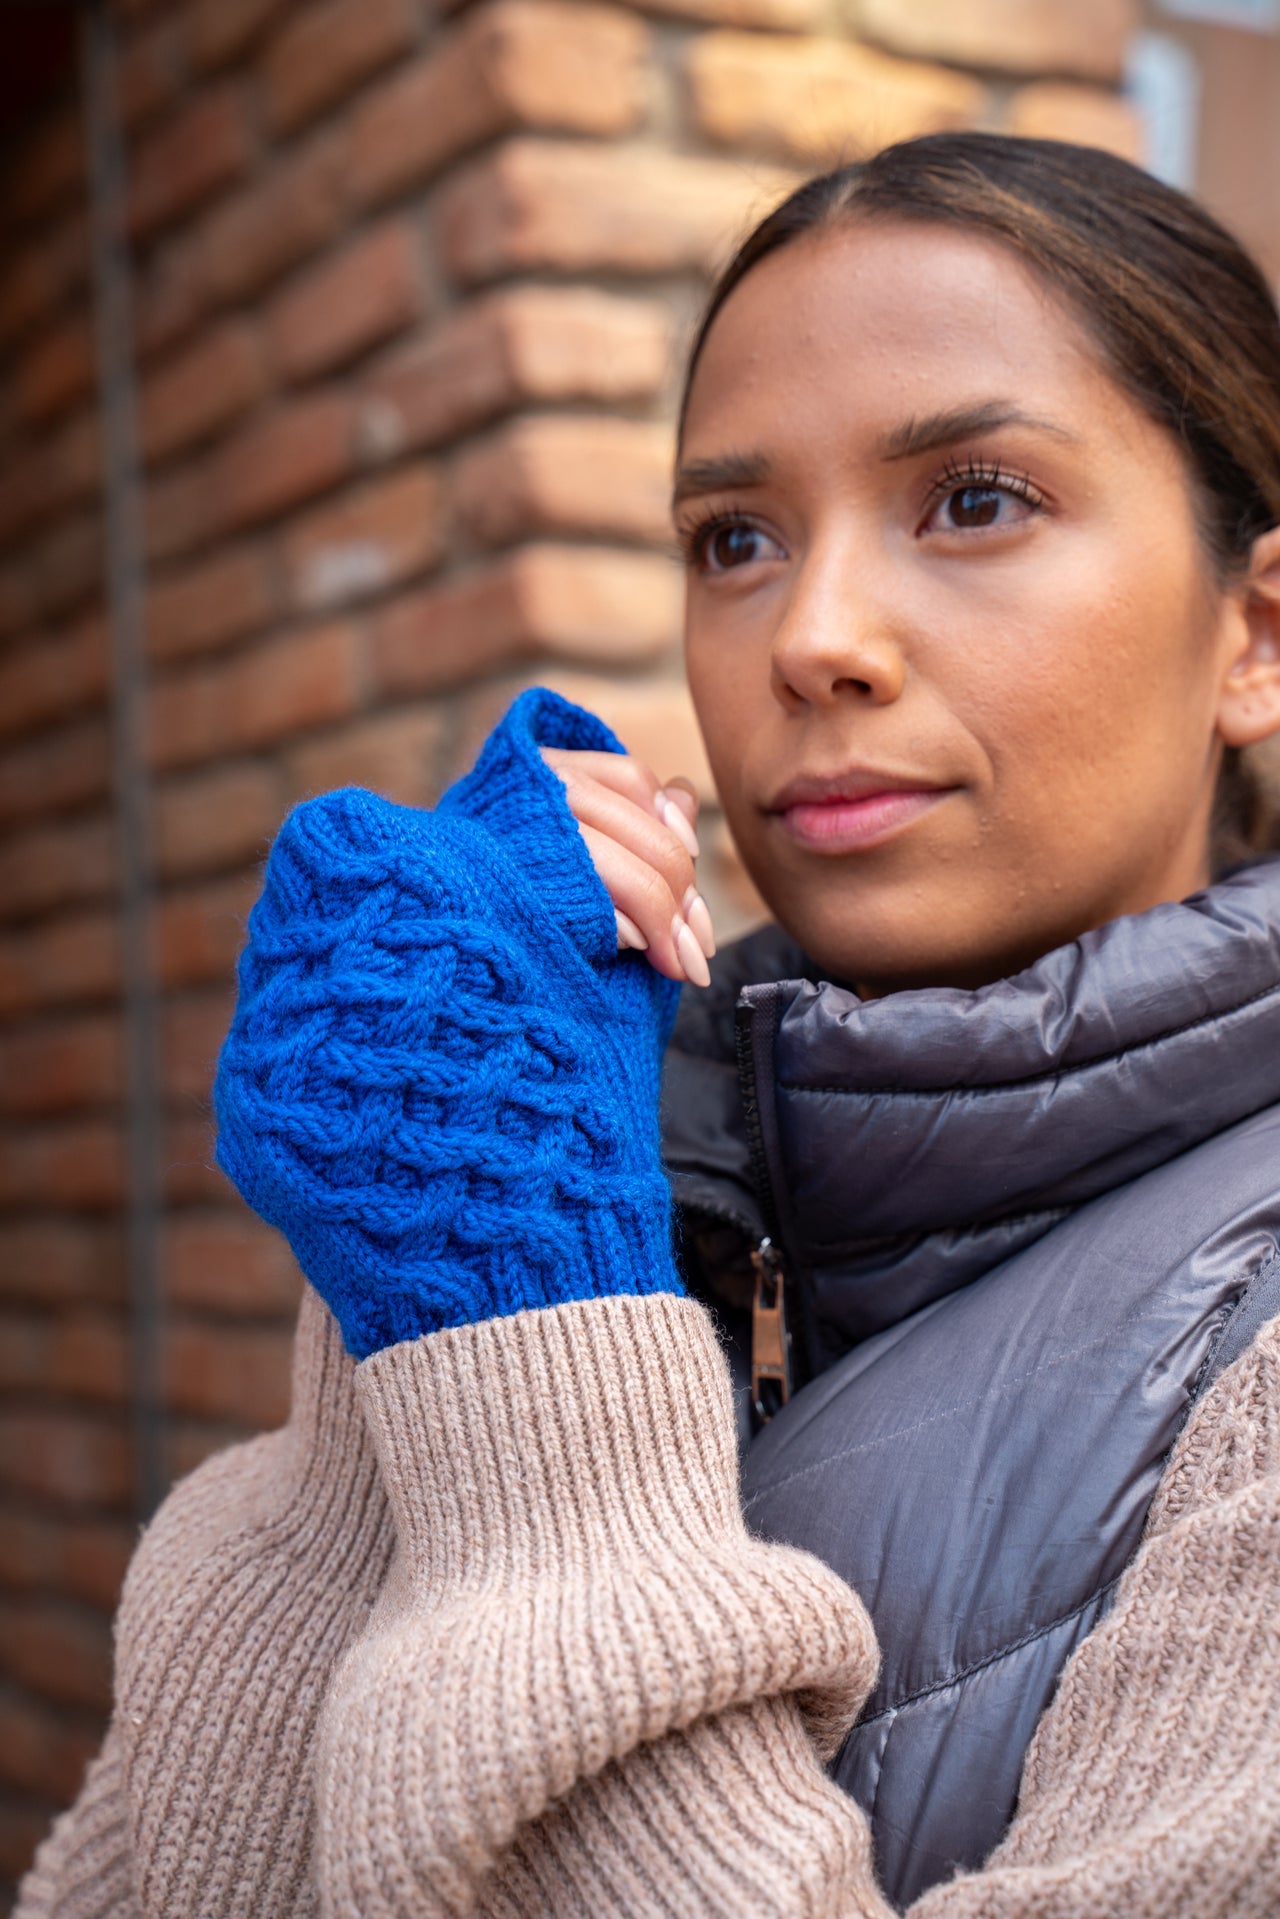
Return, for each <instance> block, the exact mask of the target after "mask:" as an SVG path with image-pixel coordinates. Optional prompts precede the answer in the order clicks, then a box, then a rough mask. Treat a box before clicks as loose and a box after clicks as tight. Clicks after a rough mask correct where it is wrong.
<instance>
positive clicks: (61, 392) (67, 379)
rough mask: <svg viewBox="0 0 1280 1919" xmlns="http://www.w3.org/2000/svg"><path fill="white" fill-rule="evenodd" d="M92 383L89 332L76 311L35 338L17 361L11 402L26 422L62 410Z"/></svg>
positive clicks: (47, 417)
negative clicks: (74, 314)
mask: <svg viewBox="0 0 1280 1919" xmlns="http://www.w3.org/2000/svg"><path fill="white" fill-rule="evenodd" d="M93 385H94V361H93V335H92V333H91V331H90V328H89V323H88V321H87V320H85V319H83V318H81V317H80V316H79V315H76V316H74V317H73V318H72V319H69V320H64V321H63V322H62V324H61V325H60V326H57V327H55V328H54V329H53V330H52V331H51V332H49V333H46V334H44V335H42V336H41V337H40V338H39V339H37V340H36V342H35V344H34V345H33V346H31V347H30V348H29V349H28V351H27V352H26V353H25V354H24V355H23V357H22V359H21V360H20V361H19V362H18V366H17V371H16V373H15V376H14V405H15V410H16V412H17V416H18V418H19V419H20V420H22V421H23V422H24V423H25V424H27V425H37V424H39V423H41V422H43V421H46V420H52V419H54V418H56V417H57V415H58V414H59V413H65V412H66V410H67V408H68V407H69V406H74V405H75V403H76V401H77V400H83V399H84V398H85V396H86V394H88V393H90V392H92V390H93Z"/></svg>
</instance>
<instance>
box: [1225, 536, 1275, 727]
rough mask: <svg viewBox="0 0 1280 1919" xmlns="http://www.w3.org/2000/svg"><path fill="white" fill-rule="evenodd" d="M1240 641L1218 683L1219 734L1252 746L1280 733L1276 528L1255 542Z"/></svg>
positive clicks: (1241, 608)
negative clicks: (1220, 683)
mask: <svg viewBox="0 0 1280 1919" xmlns="http://www.w3.org/2000/svg"><path fill="white" fill-rule="evenodd" d="M1238 605H1239V615H1238V617H1239V621H1240V630H1239V643H1238V645H1237V647H1236V648H1235V653H1234V658H1233V659H1232V661H1231V664H1230V666H1229V668H1228V670H1227V674H1226V677H1225V679H1224V680H1223V683H1222V689H1221V693H1220V696H1219V701H1218V732H1219V734H1220V736H1221V738H1222V739H1223V741H1224V742H1225V744H1226V745H1227V746H1255V745H1257V743H1258V741H1259V740H1265V739H1269V738H1270V736H1271V735H1272V734H1273V733H1277V732H1280V527H1273V528H1272V529H1271V531H1270V532H1269V533H1264V534H1262V535H1261V536H1260V537H1259V538H1258V539H1257V540H1255V541H1254V544H1253V551H1252V554H1251V555H1250V561H1249V573H1248V578H1247V579H1246V581H1245V582H1244V584H1243V585H1242V587H1241V588H1240V598H1239V602H1238Z"/></svg>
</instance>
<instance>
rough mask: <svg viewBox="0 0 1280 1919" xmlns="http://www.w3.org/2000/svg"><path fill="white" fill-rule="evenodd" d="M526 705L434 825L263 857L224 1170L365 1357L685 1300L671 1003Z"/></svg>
mask: <svg viewBox="0 0 1280 1919" xmlns="http://www.w3.org/2000/svg"><path fill="white" fill-rule="evenodd" d="M541 745H548V746H560V747H570V748H582V749H589V750H595V751H609V752H621V751H622V750H623V749H622V747H621V745H620V744H619V742H618V740H617V739H616V738H615V737H614V735H613V734H612V733H611V732H610V731H609V729H608V728H607V727H606V726H604V725H603V724H602V722H600V721H599V720H597V719H595V718H594V717H593V716H592V715H591V714H589V713H585V712H583V711H582V710H581V709H580V708H578V707H574V706H571V705H570V704H569V703H568V702H567V701H565V700H562V699H560V698H559V697H558V696H557V695H555V694H553V693H550V692H548V691H546V690H545V689H542V688H536V689H534V690H533V691H531V692H529V693H525V694H523V695H522V696H521V697H520V698H519V699H518V700H517V701H516V703H515V704H514V706H513V707H512V708H511V710H510V711H509V713H508V714H507V716H506V718H505V719H504V720H503V721H502V722H501V724H500V725H499V726H498V727H497V728H496V730H495V731H494V733H493V734H492V735H491V737H490V739H489V740H488V742H487V743H486V746H485V748H484V750H483V752H482V753H481V756H480V758H479V760H478V761H477V764H476V766H475V768H474V769H473V771H472V772H471V773H470V774H468V775H467V776H466V777H465V778H464V779H462V780H460V781H459V782H458V783H457V784H456V785H455V786H453V787H452V788H450V790H449V792H448V793H446V794H445V796H444V798H443V799H442V800H441V802H440V804H439V806H438V807H437V808H436V810H435V811H434V812H433V813H428V812H422V811H419V810H417V809H414V808H410V807H403V806H396V805H393V804H392V803H391V802H389V801H387V800H384V799H380V798H379V797H378V796H377V795H376V794H373V793H368V792H365V791H363V790H362V789H360V788H355V787H351V788H344V789H342V790H340V791H338V792H334V793H327V794H324V795H323V796H322V797H320V798H319V799H314V800H309V801H306V802H305V803H304V804H303V805H301V806H299V807H297V808H295V809H294V811H293V812H292V813H291V814H290V815H289V816H288V818H287V819H286V820H285V822H284V824H283V826H282V827H281V829H280V832H279V835H278V836H277V839H276V841H275V844H274V846H273V848H272V850H271V855H270V858H269V860H268V862H267V869H266V875H265V880H264V884H263V890H262V895H261V897H260V899H259V900H258V902H257V904H256V906H255V907H254V909H253V912H252V914H251V915H250V920H249V941H248V944H247V946H246V948H245V951H244V953H243V955H242V957H241V960H240V967H239V996H238V1001H237V1005H236V1010H235V1014H234V1017H233V1019H232V1023H231V1028H230V1031H229V1033H228V1035H227V1039H226V1042H225V1044H224V1046H223V1049H222V1053H221V1056H220V1059H219V1063H218V1071H217V1077H216V1081H215V1085H214V1104H215V1109H216V1113H217V1120H218V1162H219V1164H220V1165H221V1166H222V1168H223V1170H224V1171H225V1172H226V1173H227V1174H228V1176H229V1177H230V1178H231V1179H232V1180H233V1181H234V1182H235V1184H236V1186H237V1187H238V1188H239V1190H240V1192H241V1194H242V1195H243V1196H244V1198H245V1199H246V1200H247V1201H248V1203H249V1205H250V1206H252V1207H253V1208H254V1209H255V1210H256V1211H257V1212H258V1213H260V1214H261V1216H262V1217H263V1219H265V1220H267V1221H268V1222H269V1223H270V1224H271V1225H273V1226H276V1227H278V1228H279V1229H280V1231H281V1232H283V1233H284V1234H285V1236H286V1237H287V1239H288V1241H289V1243H290V1245H291V1246H292V1248H293V1251H294V1254H295V1256H296V1258H297V1260H298V1262H299V1264H300V1265H301V1267H302V1269H303V1271H304V1272H305V1274H306V1275H307V1278H308V1279H309V1280H310V1281H311V1283H312V1285H313V1286H315V1287H316V1289H317V1291H318V1292H320V1293H321V1294H322V1295H323V1297H324V1299H325V1300H326V1301H327V1302H328V1304H329V1306H330V1308H331V1310H332V1311H333V1313H334V1315H335V1317H336V1318H337V1320H338V1322H339V1324H340V1326H341V1327H342V1332H343V1338H344V1340H345V1342H346V1345H347V1348H348V1350H349V1351H350V1352H352V1353H354V1354H355V1355H356V1356H357V1357H358V1358H365V1357H367V1356H368V1355H369V1354H371V1353H374V1352H377V1351H379V1350H381V1349H382V1348H383V1347H385V1346H389V1345H393V1344H395V1343H396V1342H398V1341H401V1340H406V1339H414V1338H417V1337H418V1336H419V1335H420V1334H423V1333H429V1332H435V1331H438V1330H440V1329H441V1328H443V1327H448V1326H462V1325H467V1324H471V1323H473V1322H475V1321H479V1320H484V1319H491V1318H494V1317H497V1316H500V1315H504V1314H509V1313H515V1312H519V1311H521V1310H524V1309H526V1308H535V1307H544V1306H552V1305H557V1304H560V1303H563V1302H565V1301H568V1300H575V1299H589V1298H592V1297H599V1296H605V1295H609V1294H616V1293H649V1292H659V1291H662V1292H680V1291H681V1290H682V1288H681V1285H680V1281H679V1279H678V1277H677V1274H676V1270H675V1266H674V1262H673V1257H672V1223H671V1204H670V1195H669V1191H668V1188H667V1182H666V1177H665V1175H664V1172H663V1169H662V1161H661V1149H660V1142H659V1128H658V1085H659V1075H660V1068H661V1060H662V1053H663V1049H664V1047H665V1044H666V1039H667V1035H668V1033H669V1031H670V1026H671V1020H672V1018H673V1016H674V1011H675V1001H676V998H677V996H678V989H677V988H675V987H674V986H672V984H671V983H670V982H669V981H667V980H664V979H662V978H661V977H660V976H659V975H658V974H657V973H655V972H654V970H653V969H652V967H650V966H649V965H648V964H647V962H646V961H645V960H644V959H643V958H641V957H640V956H639V955H637V954H619V953H618V952H617V943H616V929H615V922H614V917H613V907H612V903H611V901H610V900H609V897H608V894H607V892H606V891H605V888H604V886H603V884H602V883H601V881H600V880H599V878H598V877H597V875H596V873H595V869H594V867H593V866H592V864H591V859H590V856H589V854H588V852H587V849H586V846H585V844H584V842H583V840H582V837H581V834H580V832H579V830H578V825H577V821H576V820H575V819H574V817H573V815H572V813H571V812H570V810H569V805H568V800H567V798H566V795H565V790H564V787H563V785H562V783H561V782H560V780H559V779H558V778H557V777H556V775H555V774H554V773H552V772H551V770H550V769H549V768H548V767H547V765H546V764H545V762H544V761H543V759H542V758H541V755H540V753H539V751H538V748H539V746H541Z"/></svg>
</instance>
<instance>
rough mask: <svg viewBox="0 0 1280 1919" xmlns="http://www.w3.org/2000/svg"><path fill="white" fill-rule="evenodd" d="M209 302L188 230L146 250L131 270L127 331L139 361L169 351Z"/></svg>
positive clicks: (204, 277) (199, 256) (200, 263)
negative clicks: (130, 327)
mask: <svg viewBox="0 0 1280 1919" xmlns="http://www.w3.org/2000/svg"><path fill="white" fill-rule="evenodd" d="M219 210H220V209H219ZM215 217H216V214H215ZM212 298H213V294H212V290H211V288H210V285H209V282H208V277H207V275H206V272H205V264H204V260H203V256H202V254H201V249H200V247H199V245H198V243H197V240H196V239H195V238H193V237H192V235H191V233H190V231H189V230H187V229H183V230H182V231H181V232H180V233H178V234H175V235H173V236H171V237H169V238H167V239H166V241H165V244H164V245H163V246H162V247H157V248H152V249H151V251H150V253H149V254H148V255H147V256H146V258H144V259H141V260H138V261H137V262H136V264H135V269H134V296H133V323H134V326H133V330H134V339H135V341H136V343H137V352H138V358H139V360H140V361H143V362H145V361H147V360H150V359H154V358H155V356H156V355H157V354H160V353H170V352H172V351H173V349H174V348H175V347H177V346H179V345H180V344H181V342H182V341H183V340H184V339H186V337H187V335H188V334H189V333H191V331H192V329H193V328H194V327H195V326H197V325H198V323H199V321H200V320H201V319H202V317H203V316H204V314H205V312H206V311H207V309H208V307H209V305H210V302H211V300H212Z"/></svg>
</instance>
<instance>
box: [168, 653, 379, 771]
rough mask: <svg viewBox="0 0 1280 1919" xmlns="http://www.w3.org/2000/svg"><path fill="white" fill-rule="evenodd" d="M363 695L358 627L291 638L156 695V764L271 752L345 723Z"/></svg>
mask: <svg viewBox="0 0 1280 1919" xmlns="http://www.w3.org/2000/svg"><path fill="white" fill-rule="evenodd" d="M361 693H362V685H361V649H360V646H359V643H358V637H357V634H356V631H355V629H354V628H353V627H350V626H347V625H345V624H341V623H338V622H334V623H333V624H331V625H327V626H319V627H311V628H308V629H307V630H305V631H303V632H300V633H291V634H288V635H286V636H285V637H284V638H282V639H279V640H273V641H272V642H271V643H270V644H269V645H267V646H262V647H259V648H256V649H255V650H254V651H253V652H252V653H249V654H246V655H245V656H243V657H242V658H239V659H235V660H232V661H230V662H228V663H227V664H225V665H218V666H207V667H199V668H195V669H193V670H192V671H190V672H187V673H183V674H175V675H174V676H173V677H172V678H170V679H169V680H166V681H165V682H164V683H163V684H162V685H160V686H159V687H157V688H156V691H155V694H154V696H153V707H152V712H153V719H152V761H153V764H154V765H155V766H156V767H158V768H163V767H174V766H183V765H190V764H192V763H193V762H194V761H197V760H203V759H210V758H213V757H214V756H216V755H217V754H219V753H228V752H231V751H233V750H235V749H237V748H243V747H255V746H266V745H269V744H270V743H272V742H273V741H276V740H281V739H284V738H287V737H288V736H289V735H290V734H292V733H300V732H304V731H306V730H307V729H308V728H309V727H318V726H323V725H325V724H326V722H330V721H334V720H339V719H343V718H345V717H346V715H347V714H349V713H351V712H353V711H354V710H355V708H356V707H357V706H358V704H359V702H360V698H361Z"/></svg>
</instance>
